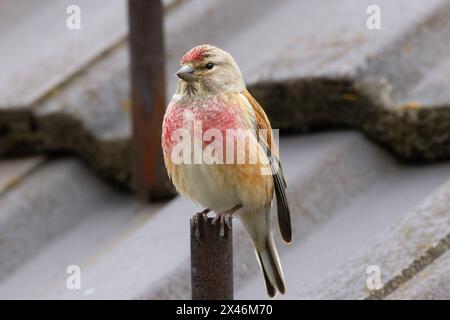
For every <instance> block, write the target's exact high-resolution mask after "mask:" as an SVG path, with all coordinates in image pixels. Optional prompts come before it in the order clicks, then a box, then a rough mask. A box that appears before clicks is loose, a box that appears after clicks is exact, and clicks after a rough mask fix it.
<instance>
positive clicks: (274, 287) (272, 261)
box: [256, 235, 286, 297]
mask: <svg viewBox="0 0 450 320" xmlns="http://www.w3.org/2000/svg"><path fill="white" fill-rule="evenodd" d="M256 255H257V256H258V260H259V263H260V265H261V269H262V272H263V274H264V281H265V283H266V289H267V294H268V295H269V296H270V297H273V296H275V294H276V291H279V292H280V293H281V294H284V292H285V291H286V287H285V284H284V276H283V270H282V269H281V264H280V259H279V258H278V253H277V249H276V248H275V245H274V242H273V239H272V236H271V235H270V236H268V237H267V239H266V243H265V246H264V248H263V249H262V250H260V251H256Z"/></svg>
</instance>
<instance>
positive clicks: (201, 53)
mask: <svg viewBox="0 0 450 320" xmlns="http://www.w3.org/2000/svg"><path fill="white" fill-rule="evenodd" d="M207 49H208V46H206V45H203V46H197V47H195V48H192V49H191V50H189V51H188V52H186V54H185V55H184V56H183V58H181V64H185V63H188V62H192V61H198V60H201V59H203V58H205V57H206V56H207V51H208V50H207Z"/></svg>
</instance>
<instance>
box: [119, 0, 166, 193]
mask: <svg viewBox="0 0 450 320" xmlns="http://www.w3.org/2000/svg"><path fill="white" fill-rule="evenodd" d="M128 16H129V19H128V21H129V45H130V60H131V67H130V71H131V96H132V124H133V141H132V142H133V146H132V174H133V184H134V187H135V188H136V190H137V192H138V194H140V195H141V196H143V197H144V198H145V199H148V200H155V199H161V198H166V197H169V196H171V195H173V189H172V187H171V184H170V182H169V180H168V177H167V174H166V172H165V169H164V164H163V156H162V150H161V125H162V119H163V116H164V110H165V76H164V72H165V66H164V41H163V40H164V39H163V37H164V36H163V6H162V4H161V1H160V0H150V1H149V0H128Z"/></svg>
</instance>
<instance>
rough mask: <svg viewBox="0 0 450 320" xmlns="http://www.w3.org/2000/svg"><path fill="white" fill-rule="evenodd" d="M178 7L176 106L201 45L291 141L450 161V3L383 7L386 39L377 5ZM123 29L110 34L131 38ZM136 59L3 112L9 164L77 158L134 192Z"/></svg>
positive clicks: (0, 146)
mask: <svg viewBox="0 0 450 320" xmlns="http://www.w3.org/2000/svg"><path fill="white" fill-rule="evenodd" d="M169 3H172V2H169ZM174 3H175V4H173V5H171V6H170V8H171V9H170V10H169V11H168V14H167V16H166V23H165V27H166V45H167V58H168V59H167V64H166V70H167V79H168V86H167V96H168V97H170V95H171V94H172V92H173V90H174V86H175V82H176V79H175V77H174V76H173V73H174V71H175V70H176V68H177V66H178V59H179V57H180V56H181V55H182V54H183V53H184V52H185V51H186V50H187V49H189V48H190V47H192V46H193V45H194V44H198V43H202V42H211V43H213V44H217V45H219V46H221V47H223V48H225V49H227V50H229V51H230V52H232V53H233V55H234V56H235V58H236V60H237V61H238V63H239V65H240V66H241V68H242V71H243V73H244V76H245V78H246V80H247V82H248V83H250V84H251V85H250V88H251V91H252V92H253V93H254V95H255V96H256V97H257V98H258V99H259V100H260V101H261V102H262V104H263V105H264V106H265V108H266V110H267V112H268V114H269V116H270V118H271V120H272V123H273V126H274V127H276V128H279V129H281V130H282V132H306V131H310V130H317V129H331V128H343V127H350V128H356V129H359V130H362V131H363V132H365V133H366V134H367V135H368V136H369V137H370V138H371V139H372V140H374V141H376V142H378V143H380V144H382V145H383V146H385V147H387V148H388V149H389V150H391V151H392V152H393V154H395V155H396V156H398V157H399V158H401V159H403V160H408V161H424V160H439V159H447V158H448V157H449V155H450V130H449V124H450V111H449V110H450V108H448V104H449V102H450V100H449V99H447V98H448V97H447V95H446V94H445V93H441V94H439V95H436V99H435V100H434V99H433V97H434V95H432V93H433V92H435V91H436V90H438V91H439V92H448V90H446V89H445V90H439V88H443V89H444V87H445V83H447V82H448V81H446V79H447V78H446V77H447V75H448V74H450V73H449V72H448V71H450V70H448V68H449V63H448V58H447V56H446V53H447V52H448V50H449V49H450V41H449V40H450V39H449V37H450V32H449V31H450V22H449V21H450V19H449V18H450V4H449V1H445V0H432V1H417V2H415V3H414V5H411V3H410V2H409V1H406V0H401V1H395V2H393V1H388V0H383V1H379V3H378V5H379V6H380V8H381V9H382V30H379V31H370V30H368V29H367V28H366V26H365V19H366V17H367V15H366V13H365V10H366V8H367V6H368V5H369V4H371V3H369V2H368V1H346V2H345V3H338V2H335V3H334V2H327V1H315V2H314V3H311V4H308V5H306V4H305V3H303V2H299V1H294V0H284V1H281V2H280V1H269V0H264V1H263V2H261V1H256V0H250V1H245V2H242V1H223V0H214V1H208V2H207V3H205V2H204V1H199V0H190V1H183V2H177V1H175V2H174ZM119 7H120V6H119V5H117V7H114V8H116V9H114V10H113V9H111V10H112V11H111V12H112V13H111V14H110V18H109V19H112V20H114V19H113V18H112V17H114V16H116V15H117V10H119V9H117V8H119ZM324 7H326V8H327V9H326V10H323V8H324ZM105 14H106V13H105ZM349 16H352V17H354V18H353V19H348V17H349ZM312 17H314V19H312ZM105 19H106V18H105ZM108 21H110V20H107V19H106V20H105V21H104V22H103V23H104V24H108V23H109V22H108ZM299 21H301V22H302V23H301V25H300V27H299V28H292V26H293V25H297V24H298V23H299ZM324 21H328V22H329V23H323V22H324ZM230 22H232V23H230ZM121 23H123V21H122V20H120V19H119V20H117V21H116V22H115V23H114V24H118V25H121ZM205 26H208V27H205ZM116 29H117V30H116ZM116 29H114V30H116V31H114V32H113V31H111V32H110V33H111V34H119V33H120V32H121V31H120V30H122V29H121V28H120V27H117V28H116ZM319 29H320V30H321V32H320V33H317V30H319ZM118 30H119V31H118ZM180 30H183V32H180ZM105 32H106V31H105ZM106 33H107V32H106ZM108 34H109V33H108ZM109 35H110V34H109ZM186 35H189V36H186ZM280 35H283V36H280ZM99 37H100V36H99ZM110 38H111V37H109V38H108V37H107V36H105V35H103V38H102V39H103V40H104V39H110ZM92 39H93V38H91V40H90V41H91V42H92V41H94V40H92ZM106 42H107V41H106V40H105V41H104V42H103V43H106ZM267 43H270V50H268V49H267ZM249 44H250V45H251V48H252V50H249ZM103 48H104V47H103ZM126 50H127V49H126V47H125V43H124V42H120V41H119V42H117V44H116V45H114V46H110V49H109V50H106V49H105V50H103V54H102V55H100V56H99V57H97V58H96V59H94V60H91V62H90V63H89V64H87V66H86V68H85V69H81V70H80V71H78V72H76V73H72V75H71V76H68V77H66V81H65V82H63V83H61V85H59V86H57V87H56V88H54V89H53V90H51V91H47V92H46V94H44V95H42V97H41V98H40V99H38V100H36V99H35V100H34V101H32V102H30V103H29V104H25V105H22V106H21V107H20V108H16V107H14V105H6V106H2V108H1V110H0V132H1V135H0V155H11V154H29V153H40V152H49V153H53V152H70V153H75V154H77V155H79V156H80V158H81V159H83V160H84V161H85V163H87V164H88V165H89V166H90V167H92V168H94V169H95V170H96V171H97V172H98V173H99V174H100V175H102V176H103V177H105V178H107V179H109V180H110V181H113V182H115V183H117V184H118V185H120V186H124V187H129V184H130V173H129V169H128V168H129V149H128V138H129V132H130V128H129V120H128V116H127V112H126V110H127V108H128V107H129V99H128V91H129V89H128V80H127V79H128V77H127V75H128V56H127V51H126ZM81 60H82V59H81ZM66 74H67V75H68V74H70V72H66ZM43 77H44V78H46V77H45V75H44V76H43ZM49 77H50V73H49ZM40 82H42V83H44V82H45V81H43V80H42V81H41V80H40ZM436 84H440V87H439V86H436ZM445 88H446V87H445ZM424 92H428V93H429V94H428V95H422V93H424ZM35 96H36V95H35ZM420 97H423V98H420ZM427 97H428V98H427ZM5 101H6V100H5Z"/></svg>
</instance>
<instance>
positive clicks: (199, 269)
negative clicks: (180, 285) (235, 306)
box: [191, 218, 233, 300]
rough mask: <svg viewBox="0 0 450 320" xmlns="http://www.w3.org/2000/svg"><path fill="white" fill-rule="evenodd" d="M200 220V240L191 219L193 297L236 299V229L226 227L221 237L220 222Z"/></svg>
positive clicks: (198, 298)
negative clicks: (234, 285)
mask: <svg viewBox="0 0 450 320" xmlns="http://www.w3.org/2000/svg"><path fill="white" fill-rule="evenodd" d="M199 220H200V221H199V228H200V239H197V237H196V235H195V232H194V228H193V225H192V220H191V290H192V300H232V299H233V232H232V230H228V229H227V228H225V236H224V237H220V223H217V224H216V225H214V224H212V223H211V222H212V220H213V219H212V218H208V220H207V221H206V220H204V219H199Z"/></svg>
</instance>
